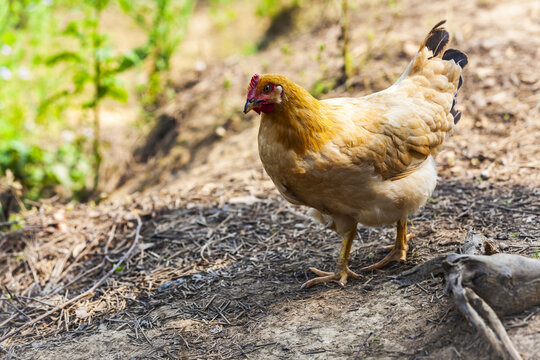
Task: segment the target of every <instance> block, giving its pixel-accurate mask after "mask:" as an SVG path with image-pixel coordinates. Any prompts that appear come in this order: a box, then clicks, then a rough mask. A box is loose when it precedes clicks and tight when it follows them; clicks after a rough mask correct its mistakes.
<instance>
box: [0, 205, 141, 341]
mask: <svg viewBox="0 0 540 360" xmlns="http://www.w3.org/2000/svg"><path fill="white" fill-rule="evenodd" d="M136 219H137V230H136V232H135V239H133V244H131V247H130V248H129V250H128V251H127V252H126V253H125V254H124V256H122V258H121V259H120V260H118V262H117V263H116V265H115V266H113V267H112V269H111V270H109V272H108V273H106V274H105V275H103V277H102V278H101V279H99V280H98V282H96V283H95V284H94V286H92V287H91V288H90V289H88V290H86V291H85V292H84V293H82V294H80V295H78V296H76V297H74V298H73V299H71V300H68V301H66V302H65V303H63V304H61V305H58V306H57V307H55V308H54V309H51V310H49V311H47V312H46V313H45V314H43V315H40V316H38V317H37V318H35V319H34V320H32V321H29V322H27V323H26V324H24V325H22V326H21V327H19V328H17V329H15V330H12V331H10V332H9V333H8V334H7V335H4V336H2V337H1V338H0V343H2V342H3V341H4V340H6V339H9V338H10V337H12V336H13V335H15V334H18V333H20V332H21V331H23V330H24V329H26V328H27V327H30V326H32V325H34V324H35V323H37V322H39V321H41V320H43V319H45V318H46V317H48V316H50V315H52V314H54V313H55V312H57V311H59V310H62V309H64V308H65V307H66V306H68V305H71V304H73V303H75V302H77V301H79V300H81V299H83V298H85V297H87V296H89V295H93V293H94V291H96V289H97V288H98V287H99V286H101V284H103V282H105V280H107V278H108V277H109V276H111V275H112V274H113V273H114V272H115V271H116V269H117V268H118V267H119V266H120V265H122V263H123V262H124V261H125V260H126V259H127V258H128V257H130V256H131V253H132V252H133V250H135V248H136V247H137V243H138V242H139V237H140V232H141V227H142V222H141V218H140V217H139V216H138V215H137V217H136Z"/></svg>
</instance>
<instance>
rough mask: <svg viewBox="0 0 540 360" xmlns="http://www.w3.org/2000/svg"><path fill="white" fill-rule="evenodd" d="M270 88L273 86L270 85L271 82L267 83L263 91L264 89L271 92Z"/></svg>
mask: <svg viewBox="0 0 540 360" xmlns="http://www.w3.org/2000/svg"><path fill="white" fill-rule="evenodd" d="M270 88H271V87H270V84H266V85H265V86H264V88H263V91H264V92H265V93H269V92H270Z"/></svg>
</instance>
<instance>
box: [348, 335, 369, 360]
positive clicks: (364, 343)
mask: <svg viewBox="0 0 540 360" xmlns="http://www.w3.org/2000/svg"><path fill="white" fill-rule="evenodd" d="M371 335H373V331H370V332H369V334H367V336H366V338H365V339H364V342H363V343H362V345H360V347H359V348H358V351H357V352H356V354H354V359H353V360H357V359H358V356H359V355H360V350H362V348H363V347H364V345H366V343H367V341H368V339H369V338H370V336H371Z"/></svg>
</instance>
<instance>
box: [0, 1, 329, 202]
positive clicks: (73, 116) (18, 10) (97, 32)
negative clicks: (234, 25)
mask: <svg viewBox="0 0 540 360" xmlns="http://www.w3.org/2000/svg"><path fill="white" fill-rule="evenodd" d="M242 1H244V2H245V3H248V2H247V0H242ZM235 2H238V0H236V1H235V0H208V1H207V2H201V8H206V9H208V11H209V15H210V16H211V19H212V20H213V22H214V23H215V25H216V26H217V27H218V28H225V27H227V26H229V25H230V23H231V22H232V21H237V20H239V19H238V15H237V13H236V10H235V7H234V5H235V4H234V3H235ZM300 2H301V1H300V0H257V1H256V2H255V3H254V4H252V6H254V8H255V12H256V14H257V15H259V16H262V17H270V18H272V17H274V16H277V14H279V13H280V11H281V10H282V9H283V8H284V7H287V6H291V4H293V5H298V4H299V3H300ZM196 4H197V1H196V0H0V178H1V177H2V176H4V175H5V173H6V171H7V169H10V170H11V171H12V172H13V174H14V176H15V178H16V180H18V181H19V182H20V183H21V184H22V185H23V187H24V192H25V197H26V198H29V199H32V200H35V199H39V198H41V197H50V196H54V195H61V197H62V198H66V199H75V200H87V199H89V197H90V196H91V195H92V192H93V191H94V194H95V193H96V192H95V190H98V189H97V179H98V174H99V164H100V162H101V155H100V150H99V149H100V118H99V113H100V112H99V108H100V104H101V102H102V101H103V100H104V99H105V98H109V99H112V100H113V101H119V102H126V101H128V95H129V94H130V93H133V91H132V90H133V88H131V89H128V88H126V86H125V85H124V84H123V83H122V81H121V79H122V78H124V77H123V76H122V74H124V73H126V72H129V71H133V70H136V71H138V73H141V72H144V74H145V80H146V81H142V82H141V81H139V82H138V84H133V85H132V86H133V87H136V86H137V85H139V87H138V88H137V89H138V93H137V95H138V98H137V100H138V104H139V105H140V106H141V108H144V109H146V110H148V111H153V110H154V109H155V108H156V107H157V105H158V104H159V102H160V101H159V99H160V97H162V96H163V94H169V93H171V90H170V89H171V84H170V80H169V71H170V66H171V58H172V57H173V55H174V54H175V52H176V51H177V49H178V46H179V44H180V43H181V42H182V40H183V39H184V37H185V35H186V31H187V25H188V23H189V20H190V18H191V16H192V14H193V11H194V9H195V6H196ZM105 11H109V14H115V16H124V17H125V19H129V20H128V22H129V21H131V22H132V24H133V26H135V27H138V28H139V29H140V30H142V34H143V36H145V39H142V40H143V41H142V42H138V44H139V45H138V46H137V47H133V48H128V49H127V50H126V48H125V47H122V50H120V46H117V47H115V45H114V44H113V41H112V39H111V37H110V36H111V35H113V34H111V33H108V31H111V30H108V29H107V27H106V26H104V25H103V23H102V21H103V19H102V13H103V12H105ZM125 19H124V20H125ZM139 36H140V33H139ZM244 45H245V44H244ZM282 50H283V52H284V53H287V54H290V53H291V50H290V49H288V48H286V47H283V49H282ZM241 51H243V52H244V53H245V54H252V53H254V52H256V51H257V47H256V45H250V46H244V47H243V50H241ZM230 82H231V81H230V80H229V79H226V80H225V81H224V83H223V86H224V88H226V89H227V88H229V87H231V83H230ZM322 87H323V88H324V86H322ZM130 90H131V91H130ZM316 92H324V90H321V89H316Z"/></svg>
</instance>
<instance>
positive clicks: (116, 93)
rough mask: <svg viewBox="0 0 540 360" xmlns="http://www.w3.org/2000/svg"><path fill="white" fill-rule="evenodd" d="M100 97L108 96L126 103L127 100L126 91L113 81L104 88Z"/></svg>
mask: <svg viewBox="0 0 540 360" xmlns="http://www.w3.org/2000/svg"><path fill="white" fill-rule="evenodd" d="M102 97H110V98H111V99H114V100H117V101H120V102H122V103H126V102H127V100H128V92H127V91H126V89H124V88H123V87H121V86H120V85H119V84H116V83H113V84H110V85H108V86H107V87H106V88H104V93H103V96H102Z"/></svg>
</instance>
